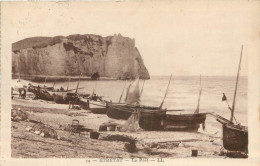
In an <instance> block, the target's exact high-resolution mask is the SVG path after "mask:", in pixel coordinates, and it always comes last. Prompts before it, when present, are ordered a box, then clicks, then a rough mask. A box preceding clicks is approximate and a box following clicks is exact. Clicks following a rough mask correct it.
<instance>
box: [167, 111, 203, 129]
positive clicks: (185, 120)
mask: <svg viewBox="0 0 260 166" xmlns="http://www.w3.org/2000/svg"><path fill="white" fill-rule="evenodd" d="M206 115H207V114H206V113H198V114H182V115H171V114H167V115H166V116H165V118H164V120H163V126H164V129H165V130H174V131H198V129H199V128H200V124H202V125H203V126H205V120H206Z"/></svg>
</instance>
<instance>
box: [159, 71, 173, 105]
mask: <svg viewBox="0 0 260 166" xmlns="http://www.w3.org/2000/svg"><path fill="white" fill-rule="evenodd" d="M171 79H172V74H171V77H170V80H169V83H168V86H167V89H166V92H165V94H164V97H163V100H162V103H161V105H160V107H159V109H162V106H163V103H164V100H165V98H166V96H167V93H168V89H169V86H170V82H171Z"/></svg>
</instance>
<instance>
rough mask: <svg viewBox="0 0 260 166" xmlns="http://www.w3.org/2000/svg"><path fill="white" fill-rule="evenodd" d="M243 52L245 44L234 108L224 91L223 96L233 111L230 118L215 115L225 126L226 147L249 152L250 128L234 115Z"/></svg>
mask: <svg viewBox="0 0 260 166" xmlns="http://www.w3.org/2000/svg"><path fill="white" fill-rule="evenodd" d="M242 54H243V45H242V48H241V54H240V60H239V66H238V72H237V78H236V85H235V92H234V97H233V104H232V108H231V107H230V106H229V104H228V102H227V97H226V95H225V94H224V93H223V97H222V101H226V102H227V104H228V108H229V110H230V111H231V117H230V120H227V119H225V118H223V117H221V116H219V115H215V117H216V119H217V121H218V122H220V123H221V124H222V127H223V146H224V148H225V149H226V150H230V151H241V152H245V153H247V152H248V128H247V127H246V126H243V125H241V124H239V123H238V122H237V121H236V118H235V116H234V112H235V103H236V102H235V101H236V93H237V87H238V80H239V72H240V66H241V60H242ZM234 120H235V121H236V122H235V123H234V122H233V121H234Z"/></svg>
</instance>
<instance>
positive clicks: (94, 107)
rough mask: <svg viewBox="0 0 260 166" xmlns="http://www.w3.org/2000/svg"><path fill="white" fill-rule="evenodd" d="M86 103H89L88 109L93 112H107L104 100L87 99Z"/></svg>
mask: <svg viewBox="0 0 260 166" xmlns="http://www.w3.org/2000/svg"><path fill="white" fill-rule="evenodd" d="M88 103H89V110H90V111H91V112H92V113H93V114H106V113H107V109H106V102H103V101H93V100H88Z"/></svg>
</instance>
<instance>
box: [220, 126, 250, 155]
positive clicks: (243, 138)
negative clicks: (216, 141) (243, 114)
mask: <svg viewBox="0 0 260 166" xmlns="http://www.w3.org/2000/svg"><path fill="white" fill-rule="evenodd" d="M223 146H224V148H225V149H227V150H231V151H242V152H248V129H247V127H245V126H242V125H234V124H230V123H226V124H223Z"/></svg>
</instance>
